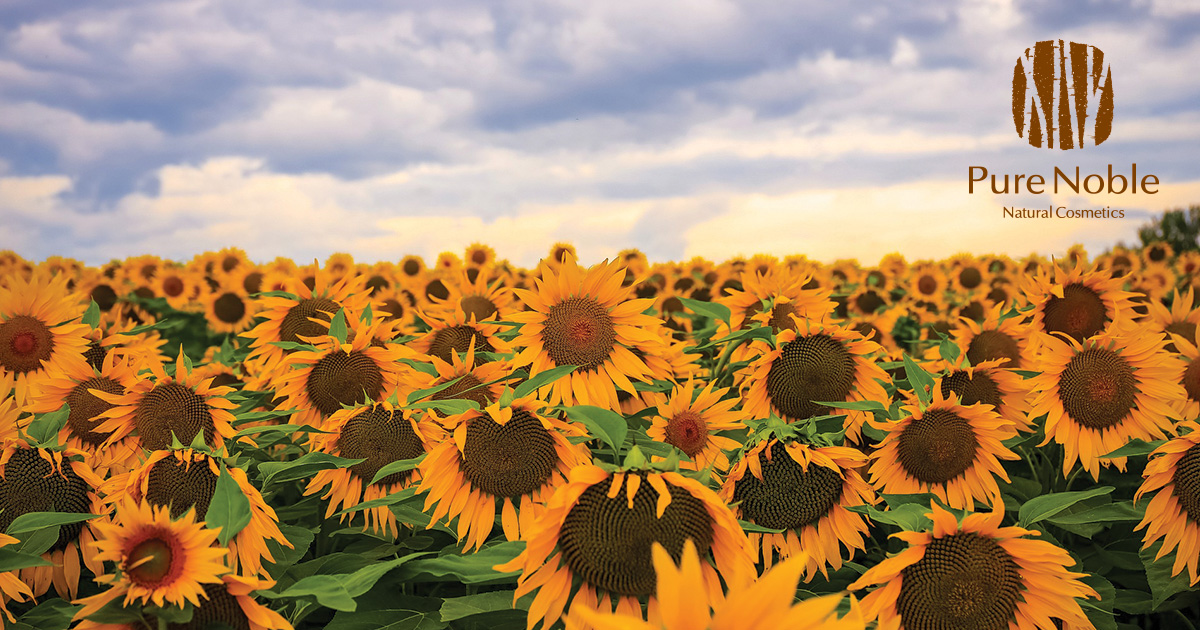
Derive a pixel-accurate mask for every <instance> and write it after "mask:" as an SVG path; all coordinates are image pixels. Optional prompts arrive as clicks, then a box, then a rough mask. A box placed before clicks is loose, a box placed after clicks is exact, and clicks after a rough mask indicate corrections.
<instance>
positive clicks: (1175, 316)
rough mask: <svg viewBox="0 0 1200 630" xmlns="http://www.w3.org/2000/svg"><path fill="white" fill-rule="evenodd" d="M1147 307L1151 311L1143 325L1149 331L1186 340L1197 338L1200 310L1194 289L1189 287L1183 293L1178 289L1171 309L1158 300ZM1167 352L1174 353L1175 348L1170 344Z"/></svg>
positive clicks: (1152, 301)
mask: <svg viewBox="0 0 1200 630" xmlns="http://www.w3.org/2000/svg"><path fill="white" fill-rule="evenodd" d="M1146 306H1147V308H1148V309H1149V311H1148V312H1147V314H1146V317H1145V318H1143V320H1142V324H1143V325H1144V326H1145V327H1146V328H1148V329H1149V330H1152V331H1155V332H1162V333H1164V334H1166V335H1179V336H1180V337H1183V338H1184V339H1195V338H1196V328H1197V326H1198V325H1200V308H1198V307H1197V306H1196V301H1195V295H1194V291H1193V290H1192V287H1188V288H1187V290H1186V291H1185V292H1183V293H1180V292H1179V290H1178V289H1176V290H1175V293H1174V294H1173V295H1172V296H1171V308H1170V309H1168V308H1167V307H1166V306H1164V305H1163V304H1162V302H1160V301H1158V300H1150V302H1148V303H1147V304H1146ZM1167 350H1169V351H1172V352H1174V351H1175V348H1174V346H1173V345H1171V344H1170V343H1168V344H1167Z"/></svg>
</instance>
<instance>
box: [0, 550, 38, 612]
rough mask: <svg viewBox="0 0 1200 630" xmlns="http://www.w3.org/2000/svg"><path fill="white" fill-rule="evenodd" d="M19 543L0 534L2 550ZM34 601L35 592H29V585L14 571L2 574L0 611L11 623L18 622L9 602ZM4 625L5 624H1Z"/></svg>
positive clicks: (0, 578) (0, 575)
mask: <svg viewBox="0 0 1200 630" xmlns="http://www.w3.org/2000/svg"><path fill="white" fill-rule="evenodd" d="M17 542H19V541H18V540H17V539H16V538H13V537H12V536H9V535H8V534H0V549H2V548H4V547H7V546H9V545H12V544H16V543H17ZM32 599H33V592H31V591H30V590H29V585H27V584H25V583H24V582H22V581H21V579H20V578H18V577H17V575H16V573H15V572H13V571H5V572H4V573H0V611H4V616H5V617H8V620H9V621H16V620H17V619H16V617H13V614H12V613H10V612H8V602H9V601H10V600H11V601H15V602H24V601H29V600H32ZM0 623H3V622H0Z"/></svg>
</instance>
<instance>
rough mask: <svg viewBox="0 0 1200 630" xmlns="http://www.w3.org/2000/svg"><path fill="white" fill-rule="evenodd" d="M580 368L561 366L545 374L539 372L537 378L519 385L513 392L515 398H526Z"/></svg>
mask: <svg viewBox="0 0 1200 630" xmlns="http://www.w3.org/2000/svg"><path fill="white" fill-rule="evenodd" d="M578 368H579V366H577V365H560V366H558V367H555V368H550V369H549V370H546V371H544V372H539V373H538V374H537V375H536V376H531V377H530V378H529V379H528V380H526V381H525V382H524V383H521V384H520V385H517V387H516V388H515V391H514V392H513V398H524V397H526V396H528V395H530V394H532V393H533V392H535V391H537V390H538V389H541V388H542V387H545V386H546V385H549V384H550V383H553V382H554V381H557V380H558V379H560V378H562V377H564V376H566V375H568V374H570V373H571V372H574V371H575V370H577V369H578Z"/></svg>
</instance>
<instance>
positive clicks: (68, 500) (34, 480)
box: [0, 448, 94, 551]
mask: <svg viewBox="0 0 1200 630" xmlns="http://www.w3.org/2000/svg"><path fill="white" fill-rule="evenodd" d="M90 491H94V488H91V487H90V486H89V485H88V484H87V482H86V481H84V480H83V478H82V477H80V476H79V475H78V474H76V473H75V471H74V470H71V468H70V466H69V465H67V463H66V462H64V463H63V466H62V474H59V473H57V472H54V468H53V467H52V466H51V465H50V462H48V461H46V460H45V459H42V457H41V456H40V455H39V454H38V452H37V450H35V449H31V448H22V449H17V450H16V451H14V452H13V454H12V457H11V458H10V459H9V460H8V462H7V463H6V464H5V465H4V469H3V479H2V480H0V531H7V530H8V526H9V525H11V524H12V522H13V521H14V520H16V518H17V517H18V516H21V515H22V514H28V513H30V512H71V513H76V514H85V513H87V512H89V511H91V510H90V508H91V500H90V499H89V498H88V492H90ZM81 531H83V523H72V524H70V525H63V526H62V527H61V528H60V529H59V531H58V540H57V541H55V543H54V545H53V546H52V547H51V548H50V550H51V551H61V550H63V549H65V548H66V547H67V545H68V544H70V543H71V542H72V541H75V540H77V539H78V538H79V533H80V532H81Z"/></svg>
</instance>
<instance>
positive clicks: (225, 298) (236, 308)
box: [213, 293, 311, 324]
mask: <svg viewBox="0 0 1200 630" xmlns="http://www.w3.org/2000/svg"><path fill="white" fill-rule="evenodd" d="M213 312H214V313H216V315H217V319H219V320H221V321H222V322H225V323H226V324H236V323H238V322H240V321H241V320H242V317H244V316H245V315H246V302H245V301H244V300H243V299H242V298H241V296H239V295H238V294H236V293H226V294H224V295H222V296H221V297H219V298H217V300H216V302H214V303H213ZM310 323H311V322H310Z"/></svg>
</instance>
